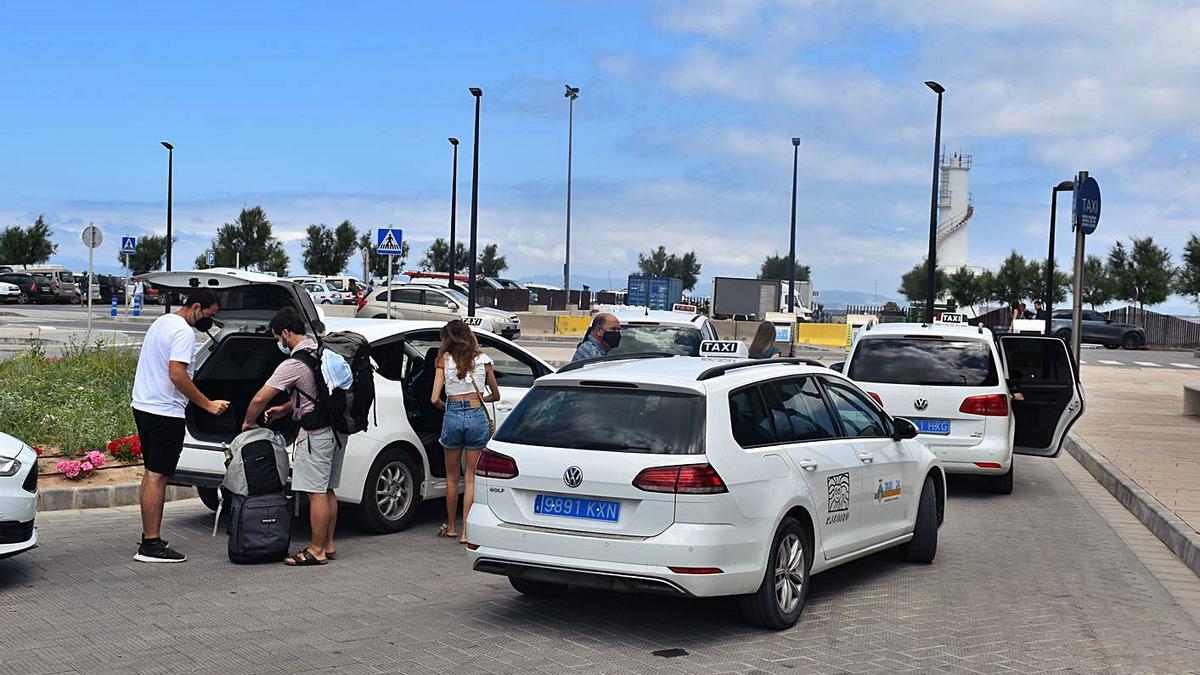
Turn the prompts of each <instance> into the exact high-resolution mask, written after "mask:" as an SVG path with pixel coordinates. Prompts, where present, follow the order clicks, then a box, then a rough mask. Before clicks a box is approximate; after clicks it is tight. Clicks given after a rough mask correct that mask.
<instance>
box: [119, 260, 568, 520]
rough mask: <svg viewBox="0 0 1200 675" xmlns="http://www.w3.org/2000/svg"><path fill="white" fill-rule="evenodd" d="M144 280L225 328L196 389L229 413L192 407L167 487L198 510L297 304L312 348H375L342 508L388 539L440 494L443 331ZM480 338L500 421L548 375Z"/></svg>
mask: <svg viewBox="0 0 1200 675" xmlns="http://www.w3.org/2000/svg"><path fill="white" fill-rule="evenodd" d="M141 278H142V279H143V280H145V281H146V282H147V283H152V284H154V285H155V286H156V287H158V288H163V289H168V290H173V291H178V292H180V293H184V294H186V293H187V291H188V290H190V289H194V288H211V289H213V290H214V291H216V293H217V298H218V300H219V302H220V311H218V312H217V315H216V317H214V318H215V319H216V322H217V323H218V324H220V330H219V331H217V332H216V333H214V335H213V336H212V339H211V340H209V341H207V342H206V343H205V344H203V345H201V346H200V348H199V353H198V354H197V355H196V359H195V374H194V375H193V381H194V382H195V383H196V387H197V388H199V389H200V391H202V392H204V394H205V395H206V396H208V397H209V398H212V399H222V400H227V401H229V402H230V406H229V410H227V411H226V412H225V413H224V414H222V415H220V416H213V415H209V414H207V413H205V412H203V411H201V410H198V409H197V408H196V407H195V406H194V405H188V407H187V410H186V418H187V431H186V435H185V437H184V443H183V454H182V455H181V456H180V458H179V466H178V468H177V469H176V472H175V475H174V476H173V477H172V482H173V483H174V484H176V485H190V486H195V487H196V489H197V492H199V494H200V497H201V499H203V500H204V502H205V504H206V505H208V506H209V507H210V508H213V509H216V508H217V488H218V486H219V485H220V484H221V481H222V479H223V478H224V475H225V461H224V450H223V446H224V444H227V443H229V442H231V441H232V440H233V438H234V437H235V436H237V434H238V433H239V432H240V431H241V425H242V418H243V416H244V415H245V413H246V407H247V405H248V404H249V402H250V399H251V397H253V396H254V394H255V393H256V392H257V391H258V390H259V388H260V387H262V385H263V383H265V382H266V381H267V378H268V377H270V375H271V373H273V372H274V371H275V367H276V366H278V365H279V363H280V362H282V361H283V360H284V359H285V358H287V357H285V356H284V355H283V354H282V353H280V351H279V349H278V348H277V346H276V344H275V340H274V338H273V337H272V336H271V331H270V329H269V324H270V321H271V317H272V316H274V315H275V312H276V311H278V310H279V309H281V308H282V307H293V308H295V309H296V310H298V311H299V312H300V313H301V315H302V316H304V318H305V321H306V322H307V324H308V331H309V335H313V336H316V338H317V340H318V342H319V341H320V336H321V335H323V334H325V333H326V332H334V331H350V332H354V333H358V334H359V335H362V336H363V337H364V338H366V339H367V341H368V342H369V343H370V345H371V360H372V361H373V366H374V370H375V376H374V380H375V382H374V383H375V406H374V410H372V411H371V413H370V421H369V425H368V428H367V429H366V430H365V431H362V432H359V433H357V434H353V435H351V436H350V437H349V439H348V441H347V444H346V455H345V460H344V462H343V464H342V478H341V484H340V485H339V486H338V487H337V489H336V490H335V493H336V495H337V498H338V501H339V502H343V503H346V504H351V505H357V506H359V507H360V511H361V515H362V520H363V524H364V525H365V526H366V527H367V528H368V529H371V530H373V531H376V532H395V531H398V530H402V529H404V528H405V527H407V526H408V524H409V523H410V522H411V521H412V519H413V517H414V516H415V515H416V513H417V507H419V506H420V504H421V502H422V501H423V500H426V499H434V498H438V497H441V496H443V495H444V494H445V490H446V470H445V461H444V454H443V452H442V448H441V446H440V445H439V444H438V436H439V433H440V432H441V428H442V411H441V410H439V409H438V408H435V407H434V406H433V405H432V404H431V403H430V396H431V394H432V392H433V382H434V374H435V370H436V368H435V363H436V357H437V352H438V345H439V339H438V334H439V331H440V330H441V328H442V326H443V325H445V322H434V321H403V320H397V321H376V320H373V319H349V318H345V319H342V318H329V319H326V318H325V317H324V315H323V313H322V312H320V311H319V309H318V308H317V307H316V306H315V305H314V304H313V299H312V297H311V296H310V295H309V293H308V292H306V291H305V290H304V289H303V288H302V287H301V286H300V285H298V284H295V283H292V282H291V281H289V280H286V279H279V278H276V277H272V276H268V275H264V274H258V273H255V272H247V271H245V270H232V269H222V268H218V269H215V270H213V269H210V270H193V271H175V272H152V273H149V274H146V275H143V276H142V277H141ZM475 332H476V337H477V338H478V340H479V348H480V350H482V351H483V353H485V354H487V355H488V356H490V357H491V358H492V361H493V364H494V366H493V367H494V370H495V373H496V383H497V385H498V386H499V388H500V400H499V401H497V402H496V403H495V405H494V406H493V407H492V410H493V412H494V415H495V416H496V419H497V420H503V419H504V418H505V417H506V416H507V415H508V413H509V411H511V410H512V409H513V407H514V406H515V405H516V403H517V401H519V400H520V399H521V397H522V396H524V395H525V392H526V391H528V389H529V387H531V386H532V385H533V382H534V380H535V379H537V378H538V377H540V376H542V375H544V374H546V373H549V372H551V371H552V370H553V369H552V368H551V367H550V365H549V364H547V363H546V362H545V361H543V360H542V359H540V358H538V357H537V356H535V355H534V354H532V353H531V352H529V351H528V350H525V349H522V348H521V347H519V346H517V345H516V344H514V343H513V342H510V341H509V340H506V339H504V338H503V337H501V336H499V335H494V334H492V333H489V332H487V331H486V330H484V329H483V328H476V329H475ZM281 399H282V395H281ZM279 402H282V400H280V401H275V403H279ZM271 428H272V429H274V430H276V431H278V432H279V433H281V434H283V436H284V438H285V439H287V440H288V441H289V444H290V442H291V441H292V440H293V439H294V438H295V437H296V435H297V432H298V430H299V428H298V425H297V424H296V423H295V422H292V421H291V420H290V419H287V420H279V421H277V422H275V423H274V424H272V425H271Z"/></svg>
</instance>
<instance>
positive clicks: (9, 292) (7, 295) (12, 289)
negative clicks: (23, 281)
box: [0, 281, 21, 303]
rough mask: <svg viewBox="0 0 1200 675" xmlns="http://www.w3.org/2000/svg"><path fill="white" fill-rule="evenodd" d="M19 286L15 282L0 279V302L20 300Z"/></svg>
mask: <svg viewBox="0 0 1200 675" xmlns="http://www.w3.org/2000/svg"><path fill="white" fill-rule="evenodd" d="M20 300H21V287H20V286H18V285H16V284H10V283H8V282H5V281H0V302H3V303H8V302H20Z"/></svg>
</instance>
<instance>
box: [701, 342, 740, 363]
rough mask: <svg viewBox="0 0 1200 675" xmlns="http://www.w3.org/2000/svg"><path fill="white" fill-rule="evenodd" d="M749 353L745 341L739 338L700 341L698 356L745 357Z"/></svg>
mask: <svg viewBox="0 0 1200 675" xmlns="http://www.w3.org/2000/svg"><path fill="white" fill-rule="evenodd" d="M749 355H750V351H749V349H748V348H747V347H746V343H745V342H741V341H739V340H705V341H704V342H701V343H700V356H722V357H725V358H743V359H744V358H746V357H748V356H749Z"/></svg>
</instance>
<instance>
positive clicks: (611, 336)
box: [600, 330, 621, 349]
mask: <svg viewBox="0 0 1200 675" xmlns="http://www.w3.org/2000/svg"><path fill="white" fill-rule="evenodd" d="M600 339H601V340H603V341H604V344H606V345H608V348H609V349H616V348H617V346H618V345H620V344H621V331H619V330H606V331H604V337H602V338H600Z"/></svg>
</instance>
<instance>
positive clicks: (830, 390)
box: [467, 346, 946, 629]
mask: <svg viewBox="0 0 1200 675" xmlns="http://www.w3.org/2000/svg"><path fill="white" fill-rule="evenodd" d="M744 349H745V347H744V346H743V347H742V350H743V352H744ZM713 351H719V350H713ZM916 435H917V430H916V428H915V427H914V426H913V425H912V424H911V423H909V422H908V421H906V420H903V419H899V418H893V417H891V416H889V415H888V414H887V413H885V412H883V410H881V409H880V408H879V406H878V405H877V404H876V403H875V402H874V401H872V400H871V398H870V397H868V396H867V395H866V394H864V393H863V392H862V391H861V390H859V388H858V387H857V386H855V385H854V384H853V383H852V382H850V381H849V380H848V379H847V378H845V377H843V376H841V375H839V374H837V373H835V372H833V371H831V370H828V369H826V368H824V367H821V366H820V365H819V364H813V365H808V364H806V363H803V362H801V360H800V359H774V360H769V361H748V360H710V359H705V358H686V357H671V356H667V355H663V358H640V359H635V358H630V357H629V356H625V357H622V356H611V355H610V356H606V357H604V358H603V359H602V360H595V361H590V362H579V363H577V364H571V365H568V366H565V367H564V368H563V369H562V370H560V371H559V372H558V373H556V374H552V375H547V376H545V377H542V378H540V379H539V380H538V381H537V383H536V384H535V386H534V387H533V389H531V390H530V391H529V393H528V394H526V396H525V397H524V398H523V399H522V400H521V403H520V404H518V405H517V407H516V409H515V410H514V411H513V412H512V413H511V414H510V415H509V417H508V419H507V420H506V421H505V423H504V425H503V426H501V428H500V429H499V431H498V432H497V434H496V436H495V438H494V439H493V440H492V442H490V443H489V444H488V448H487V450H485V451H484V452H483V454H482V455H481V456H480V459H479V464H478V468H477V470H476V476H477V478H476V482H475V504H474V506H473V507H472V508H471V512H470V514H469V516H468V521H467V537H468V540H469V543H468V545H467V549H468V556H469V558H470V562H471V565H472V566H473V568H474V569H475V570H478V571H480V572H487V573H492V574H500V575H504V576H507V577H508V578H509V581H510V583H511V584H512V586H513V587H514V588H515V589H516V590H517V591H519V592H521V593H525V594H530V595H555V594H558V593H560V592H562V591H563V590H564V589H565V588H567V587H569V586H580V587H590V588H599V589H607V590H614V591H632V592H649V593H664V594H670V595H677V596H686V597H691V596H740V604H741V608H742V610H743V614H744V616H745V618H746V619H747V620H748V621H749V622H751V623H753V624H755V625H759V626H763V627H767V628H774V629H781V628H786V627H789V626H791V625H793V624H795V623H796V621H797V620H798V619H799V618H800V613H801V611H802V610H803V608H804V600H805V596H806V594H807V592H808V587H809V576H810V574H815V573H818V572H822V571H824V570H827V569H830V568H832V567H834V566H836V565H840V564H842V563H844V562H847V561H850V560H854V559H856V558H860V557H862V556H865V555H869V554H871V553H875V552H876V551H881V550H883V549H887V548H892V547H897V546H898V547H900V548H901V550H902V552H903V554H904V557H906V558H907V559H909V560H911V561H915V562H925V563H928V562H931V561H932V560H933V558H934V555H935V553H936V551H937V533H938V526H939V525H940V524H941V522H942V519H943V517H944V514H945V503H946V497H945V495H946V490H945V478H944V476H943V475H942V469H941V462H940V461H938V459H937V458H936V457H935V456H934V455H933V453H931V452H930V451H929V450H928V448H926V447H925V446H924V445H923V444H921V443H920V442H918V441H915V440H913V438H914V437H915V436H916Z"/></svg>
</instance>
